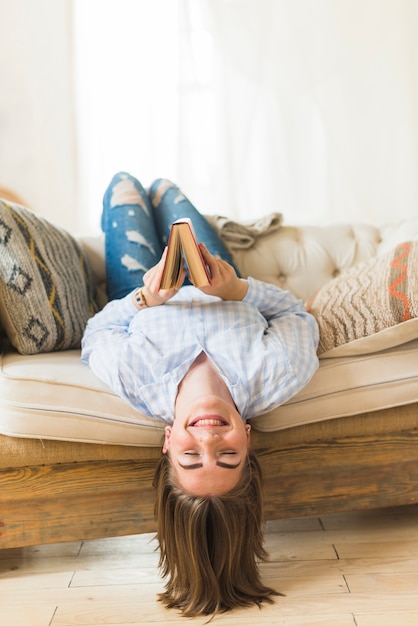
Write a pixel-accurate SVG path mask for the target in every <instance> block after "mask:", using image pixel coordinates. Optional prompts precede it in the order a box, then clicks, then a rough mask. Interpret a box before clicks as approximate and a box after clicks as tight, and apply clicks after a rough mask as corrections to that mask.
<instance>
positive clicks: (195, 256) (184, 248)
mask: <svg viewBox="0 0 418 626" xmlns="http://www.w3.org/2000/svg"><path fill="white" fill-rule="evenodd" d="M167 248H168V249H167V256H166V260H165V265H164V270H163V274H162V278H161V284H160V289H172V288H175V289H178V288H179V287H180V285H181V267H182V258H183V257H184V259H185V262H186V266H187V269H188V272H189V276H190V279H191V281H192V283H193V284H194V286H195V287H204V286H206V285H210V284H211V279H210V273H209V270H208V267H207V265H206V263H205V261H204V259H203V256H202V253H201V251H200V248H199V245H198V241H197V239H196V234H195V231H194V228H193V224H192V221H191V219H190V218H188V217H183V218H180V219H178V220H176V221H175V222H173V223H172V224H171V228H170V234H169V237H168V243H167Z"/></svg>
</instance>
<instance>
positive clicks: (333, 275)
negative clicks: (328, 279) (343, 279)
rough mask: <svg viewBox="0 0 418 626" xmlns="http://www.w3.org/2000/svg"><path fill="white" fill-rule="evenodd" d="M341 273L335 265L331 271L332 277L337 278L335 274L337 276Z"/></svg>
mask: <svg viewBox="0 0 418 626" xmlns="http://www.w3.org/2000/svg"><path fill="white" fill-rule="evenodd" d="M340 274H341V270H340V269H339V268H338V267H336V268H335V270H334V271H333V272H332V278H337V276H339V275H340Z"/></svg>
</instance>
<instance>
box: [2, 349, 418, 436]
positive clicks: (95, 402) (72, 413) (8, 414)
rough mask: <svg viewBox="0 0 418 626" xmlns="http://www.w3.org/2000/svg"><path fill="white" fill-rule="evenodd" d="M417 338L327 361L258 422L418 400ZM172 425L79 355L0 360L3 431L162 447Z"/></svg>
mask: <svg viewBox="0 0 418 626" xmlns="http://www.w3.org/2000/svg"><path fill="white" fill-rule="evenodd" d="M417 350H418V339H417V340H415V341H412V342H409V343H407V344H404V345H402V346H398V347H396V348H392V349H391V350H384V351H381V352H377V353H375V354H369V355H366V356H364V355H363V356H354V357H346V358H339V359H321V360H320V365H319V369H318V370H317V372H316V373H315V374H314V376H313V378H312V379H311V381H310V382H309V384H308V385H307V386H306V387H305V388H304V389H302V390H301V391H300V392H299V393H297V394H296V395H295V396H293V398H291V399H290V400H289V401H288V402H286V403H285V404H283V405H282V406H279V407H277V408H276V409H274V410H273V411H270V412H269V413H266V414H264V415H260V416H258V417H255V418H253V419H252V420H251V423H252V425H253V427H254V428H255V429H257V430H261V431H275V430H282V429H285V428H293V427H295V426H301V425H304V424H312V423H314V422H321V421H323V420H328V419H334V418H340V417H344V416H346V415H356V414H358V413H365V412H367V411H377V410H379V409H384V408H387V407H392V406H398V405H401V404H410V403H414V402H418V359H417ZM165 425H166V423H165V422H164V421H162V420H159V419H152V418H150V417H148V416H146V415H143V414H142V413H139V412H138V411H136V410H135V409H133V408H132V407H131V406H130V405H129V404H127V403H126V402H125V401H124V400H122V399H121V398H120V397H119V396H117V395H116V394H115V393H114V392H113V391H112V390H111V389H109V388H108V387H106V385H105V384H104V383H102V382H101V381H100V380H99V379H98V378H96V376H95V375H94V374H93V372H92V371H91V370H90V368H89V367H88V366H87V365H85V364H84V363H82V362H81V359H80V351H79V350H65V351H61V352H53V353H50V354H35V355H28V356H22V355H20V354H18V353H17V352H16V351H14V350H13V351H9V352H7V353H6V354H4V355H0V433H2V434H4V435H9V436H13V437H29V438H39V439H42V440H43V439H57V440H67V441H77V442H87V443H108V444H116V445H127V446H153V447H154V446H155V447H160V446H161V441H162V438H163V436H164V426H165Z"/></svg>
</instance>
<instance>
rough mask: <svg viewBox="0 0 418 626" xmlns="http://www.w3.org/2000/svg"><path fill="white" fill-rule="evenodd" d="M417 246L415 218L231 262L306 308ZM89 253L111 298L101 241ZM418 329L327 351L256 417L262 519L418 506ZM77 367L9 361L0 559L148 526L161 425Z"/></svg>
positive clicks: (41, 358)
mask: <svg viewBox="0 0 418 626" xmlns="http://www.w3.org/2000/svg"><path fill="white" fill-rule="evenodd" d="M411 239H415V240H418V219H411V220H408V221H405V222H403V223H399V224H394V225H389V226H385V227H383V228H377V227H373V226H370V225H365V224H358V225H349V224H335V225H329V226H324V227H320V226H288V225H286V224H284V225H282V226H281V227H280V228H278V229H277V230H275V231H274V232H266V233H263V234H261V235H260V236H259V237H257V238H256V240H255V242H254V244H253V245H252V246H250V247H249V248H245V249H233V250H231V251H232V253H233V256H234V260H235V262H236V264H237V265H238V267H239V268H240V270H241V272H242V274H243V275H244V276H245V275H249V274H251V275H252V276H255V277H256V278H260V279H262V280H266V281H269V282H274V283H276V284H278V285H279V286H280V287H283V288H285V289H289V290H291V291H293V292H294V293H295V294H297V295H298V296H299V297H300V298H302V299H303V300H307V299H308V298H310V297H311V296H312V294H313V293H315V291H316V290H318V289H319V288H321V287H322V286H323V285H325V284H326V283H327V282H328V281H330V280H331V279H332V278H334V277H335V276H337V275H339V274H341V272H345V271H346V270H347V269H348V268H350V267H352V266H355V265H356V264H357V263H359V262H361V261H364V260H366V259H370V258H372V257H376V256H379V255H383V254H384V253H385V252H386V251H388V250H390V249H391V248H392V247H393V246H395V245H396V244H398V243H400V242H402V241H405V240H411ZM82 243H83V246H84V248H85V250H86V251H87V254H88V258H89V260H90V263H91V267H92V270H93V274H94V280H95V283H96V285H97V287H98V288H99V290H101V291H102V293H103V286H104V283H105V267H104V259H103V241H102V239H101V238H100V237H97V238H83V239H82ZM412 322H413V323H412V324H409V325H408V326H406V327H405V328H406V329H407V332H405V333H404V334H402V332H403V330H402V328H403V325H400V327H399V328H395V329H392V330H391V332H390V338H391V339H390V342H389V344H388V343H385V337H383V341H382V343H380V344H379V341H380V338H379V337H378V338H377V341H375V342H374V344H373V351H367V350H363V351H362V350H360V352H359V351H358V350H352V352H351V353H350V349H348V351H347V350H346V352H344V351H342V352H341V351H340V352H339V353H338V351H337V352H336V353H335V354H327V353H325V355H322V356H321V359H320V367H319V370H318V372H317V373H316V374H315V376H314V378H313V379H312V381H311V382H310V384H309V385H308V386H307V387H306V388H305V389H304V390H303V391H302V392H300V393H299V394H298V395H297V396H296V397H294V398H293V399H292V400H291V401H290V402H288V403H286V404H285V405H284V406H282V407H279V408H278V409H276V410H275V411H273V412H271V413H269V414H268V415H263V416H260V417H257V418H255V419H254V420H252V424H253V436H252V446H253V448H254V449H255V450H256V451H257V452H258V458H259V459H260V461H261V464H262V466H263V469H264V475H265V510H266V517H267V518H268V519H272V518H280V517H291V516H304V515H319V514H325V513H328V512H334V511H340V510H349V509H356V508H371V507H378V506H379V507H380V506H387V505H398V504H407V503H408V504H409V503H418V332H417V327H416V325H415V320H413V321H412ZM401 327H402V328H401ZM399 333H400V334H399ZM383 335H385V333H383ZM385 336H386V335H385ZM394 337H398V338H399V337H401V339H399V341H397V340H396V341H394V340H393V338H394ZM355 345H357V344H355ZM388 346H389V347H388ZM349 348H350V346H349ZM79 357H80V355H79V351H78V350H66V351H62V352H52V353H44V354H36V355H31V356H22V355H21V354H19V353H17V352H16V351H14V350H12V349H9V350H6V351H5V352H4V354H3V355H2V357H1V370H0V433H1V435H0V445H1V454H0V548H5V547H14V546H25V545H34V544H42V543H52V542H58V541H73V540H80V539H89V538H96V537H105V536H112V535H121V534H132V533H139V532H149V531H151V530H153V529H154V517H153V488H152V476H153V470H154V467H155V464H156V461H157V459H158V458H159V455H160V441H161V438H162V424H159V423H156V422H155V421H152V420H150V419H149V418H147V417H146V416H142V415H139V414H138V413H136V412H135V411H134V410H133V409H131V408H130V407H129V406H127V405H126V404H125V403H123V402H122V401H121V400H120V399H119V398H118V397H116V396H115V395H114V394H113V393H112V392H111V391H110V390H109V389H107V388H106V387H105V386H104V385H103V384H102V383H101V382H100V381H99V380H97V379H96V378H95V376H94V375H93V374H92V373H91V371H90V370H89V369H88V368H87V367H86V366H85V365H83V364H82V363H81V362H80V358H79ZM266 393H268V390H266Z"/></svg>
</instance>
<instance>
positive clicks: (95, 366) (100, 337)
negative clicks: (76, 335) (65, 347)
mask: <svg viewBox="0 0 418 626" xmlns="http://www.w3.org/2000/svg"><path fill="white" fill-rule="evenodd" d="M137 313H138V309H137V308H136V306H135V305H134V303H133V302H132V294H131V293H130V294H128V295H127V296H125V297H124V298H121V299H120V300H112V301H111V302H109V303H108V304H106V306H105V307H104V308H103V309H102V310H101V311H99V313H96V315H94V316H93V317H91V318H90V319H89V321H88V322H87V326H86V329H85V331H84V335H83V339H82V342H81V360H82V361H83V363H86V364H87V365H89V366H90V368H91V369H92V370H93V372H94V373H95V374H96V376H97V377H98V378H100V379H101V380H102V381H103V382H104V383H105V384H106V385H108V387H111V388H113V389H115V381H116V380H118V378H119V364H120V358H121V354H122V353H123V350H124V349H125V345H126V342H127V341H128V339H129V326H130V323H131V321H132V318H133V317H134V316H135V315H136V314H137Z"/></svg>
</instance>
